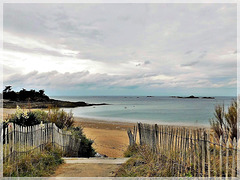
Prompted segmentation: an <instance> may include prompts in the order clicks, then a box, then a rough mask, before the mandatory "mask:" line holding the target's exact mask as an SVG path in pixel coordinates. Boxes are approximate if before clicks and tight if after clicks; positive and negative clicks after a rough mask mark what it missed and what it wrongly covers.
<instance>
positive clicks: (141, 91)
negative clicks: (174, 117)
mask: <svg viewBox="0 0 240 180" xmlns="http://www.w3.org/2000/svg"><path fill="white" fill-rule="evenodd" d="M3 49H4V52H3V57H2V58H3V61H2V66H3V73H4V74H3V84H4V85H12V87H13V89H14V90H20V89H22V88H26V89H36V90H39V89H44V90H45V92H46V94H47V95H51V96H54V95H66V96H98V95H105V96H106V95H111V96H112V95H136V96H140V95H155V96H171V95H180V96H181V95H182V96H187V95H192V94H193V95H196V96H235V95H236V94H237V8H236V4H4V7H3Z"/></svg>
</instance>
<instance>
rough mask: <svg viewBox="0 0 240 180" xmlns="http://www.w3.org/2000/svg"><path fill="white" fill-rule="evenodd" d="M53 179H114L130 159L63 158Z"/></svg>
mask: <svg viewBox="0 0 240 180" xmlns="http://www.w3.org/2000/svg"><path fill="white" fill-rule="evenodd" d="M63 159H64V162H65V163H64V164H62V165H61V166H60V167H59V168H58V169H57V170H56V172H55V174H54V175H53V177H113V176H114V175H115V173H114V172H115V171H116V170H117V169H118V168H119V166H120V165H121V164H123V163H124V162H126V161H127V160H128V158H63Z"/></svg>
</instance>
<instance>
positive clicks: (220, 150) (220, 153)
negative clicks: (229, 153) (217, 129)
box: [219, 136, 222, 177]
mask: <svg viewBox="0 0 240 180" xmlns="http://www.w3.org/2000/svg"><path fill="white" fill-rule="evenodd" d="M219 156H220V164H219V166H220V167H219V170H220V172H219V177H222V136H220V147H219Z"/></svg>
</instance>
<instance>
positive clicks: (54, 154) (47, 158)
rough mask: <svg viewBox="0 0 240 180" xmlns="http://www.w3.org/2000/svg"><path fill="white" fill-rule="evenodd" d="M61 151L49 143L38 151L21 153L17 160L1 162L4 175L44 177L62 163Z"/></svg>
mask: <svg viewBox="0 0 240 180" xmlns="http://www.w3.org/2000/svg"><path fill="white" fill-rule="evenodd" d="M61 157H62V151H61V150H60V149H58V148H56V147H54V148H53V147H52V145H51V144H47V145H46V146H45V147H44V150H43V151H42V152H41V153H39V152H37V151H31V152H29V153H28V154H27V155H25V154H23V155H22V156H21V157H19V158H18V160H17V161H15V162H14V161H9V162H5V163H4V164H3V175H4V176H5V177H9V176H11V177H46V176H50V175H51V174H53V173H54V171H55V169H56V167H57V166H58V165H60V164H62V163H63V159H62V158H61Z"/></svg>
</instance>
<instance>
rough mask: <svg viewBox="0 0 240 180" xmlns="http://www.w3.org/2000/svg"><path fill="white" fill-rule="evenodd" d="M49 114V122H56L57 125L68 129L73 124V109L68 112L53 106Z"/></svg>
mask: <svg viewBox="0 0 240 180" xmlns="http://www.w3.org/2000/svg"><path fill="white" fill-rule="evenodd" d="M47 115H48V116H47V120H48V121H49V122H52V123H55V124H56V126H57V127H58V128H60V129H63V128H66V129H68V128H70V127H72V126H73V123H74V117H73V113H72V111H70V113H66V112H65V111H63V110H60V109H59V108H52V109H49V111H48V114H47Z"/></svg>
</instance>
